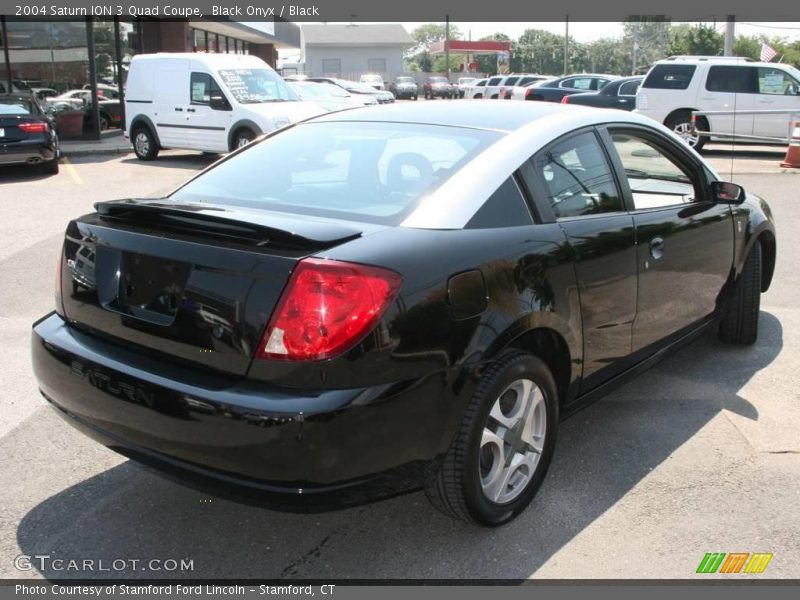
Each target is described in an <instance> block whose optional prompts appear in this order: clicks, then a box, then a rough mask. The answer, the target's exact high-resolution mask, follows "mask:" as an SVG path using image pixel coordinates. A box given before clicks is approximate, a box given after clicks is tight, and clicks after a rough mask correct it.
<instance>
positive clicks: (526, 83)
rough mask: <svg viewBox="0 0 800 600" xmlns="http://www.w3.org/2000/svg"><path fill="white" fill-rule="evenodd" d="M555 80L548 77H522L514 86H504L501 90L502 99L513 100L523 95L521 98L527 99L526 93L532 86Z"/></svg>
mask: <svg viewBox="0 0 800 600" xmlns="http://www.w3.org/2000/svg"><path fill="white" fill-rule="evenodd" d="M550 79H553V78H552V77H548V76H547V75H526V76H524V77H521V78H520V79H519V80H518V81H517V82H516V83H515V84H514V85H512V86H507V85H506V86H503V87H502V88H500V97H501V98H503V99H504V100H511V99H512V98H513V97H514V95H515V94H518V95H519V94H521V98H523V99H524V98H525V92H526V91H527V90H528V88H529V87H530V86H532V85H533V84H535V83H540V82H542V81H548V80H550Z"/></svg>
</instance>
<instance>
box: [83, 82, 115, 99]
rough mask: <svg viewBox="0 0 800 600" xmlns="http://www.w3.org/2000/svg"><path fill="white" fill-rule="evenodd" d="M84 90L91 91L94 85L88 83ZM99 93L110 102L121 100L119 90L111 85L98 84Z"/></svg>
mask: <svg viewBox="0 0 800 600" xmlns="http://www.w3.org/2000/svg"><path fill="white" fill-rule="evenodd" d="M83 89H84V90H91V89H92V85H91V84H89V83H87V84H86V85H84V86H83ZM97 91H98V93H100V94H102V95H103V96H105V97H106V98H108V99H109V100H116V99H117V98H119V88H118V87H117V86H115V85H109V84H107V83H98V84H97Z"/></svg>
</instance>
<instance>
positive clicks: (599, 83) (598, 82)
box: [592, 79, 611, 90]
mask: <svg viewBox="0 0 800 600" xmlns="http://www.w3.org/2000/svg"><path fill="white" fill-rule="evenodd" d="M609 83H611V81H610V80H608V79H595V80H594V84H595V85H594V87H593V88H592V89H593V90H602V89H603V88H604V87H606V86H607V85H608V84H609Z"/></svg>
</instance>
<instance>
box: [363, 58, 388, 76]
mask: <svg viewBox="0 0 800 600" xmlns="http://www.w3.org/2000/svg"><path fill="white" fill-rule="evenodd" d="M367 71H370V72H371V73H386V59H385V58H368V59H367Z"/></svg>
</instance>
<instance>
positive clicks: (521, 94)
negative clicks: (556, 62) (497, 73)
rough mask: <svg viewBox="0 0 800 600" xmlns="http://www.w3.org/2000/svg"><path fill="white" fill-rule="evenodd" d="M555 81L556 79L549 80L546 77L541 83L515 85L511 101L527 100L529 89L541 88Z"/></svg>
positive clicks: (512, 89)
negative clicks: (536, 86)
mask: <svg viewBox="0 0 800 600" xmlns="http://www.w3.org/2000/svg"><path fill="white" fill-rule="evenodd" d="M553 79H554V77H549V78H547V77H545V78H544V79H542V80H540V81H532V82H530V83H527V84H525V85H515V86H514V87H512V88H511V97H510V98H509V100H525V95H526V94H527V93H528V89H529V88H532V87H533V86H535V85H538V86H541V85H543V84H544V83H545V82H548V81H552V80H553Z"/></svg>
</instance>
